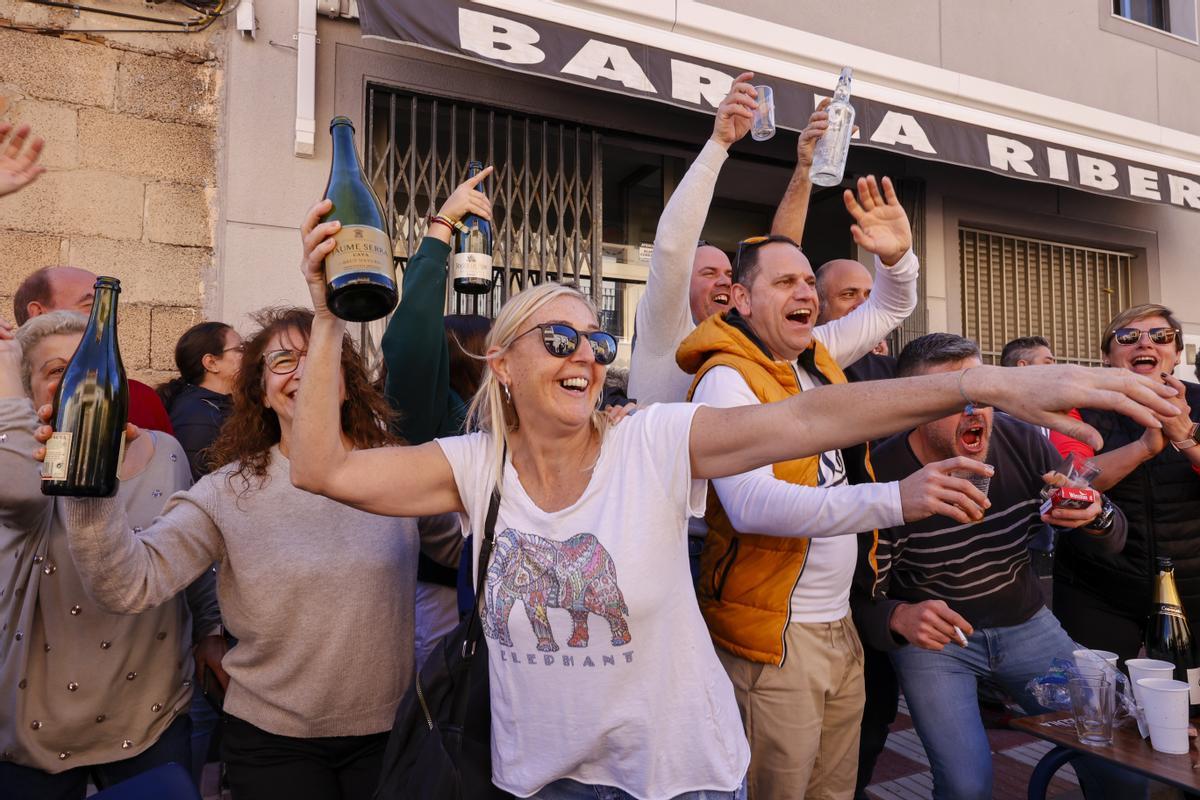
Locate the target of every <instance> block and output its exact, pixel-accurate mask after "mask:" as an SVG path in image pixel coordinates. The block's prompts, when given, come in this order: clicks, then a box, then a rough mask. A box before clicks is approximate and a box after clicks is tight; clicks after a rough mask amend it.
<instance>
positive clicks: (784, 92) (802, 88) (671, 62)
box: [358, 0, 1200, 210]
mask: <svg viewBox="0 0 1200 800" xmlns="http://www.w3.org/2000/svg"><path fill="white" fill-rule="evenodd" d="M358 7H359V14H360V19H361V23H362V32H363V35H364V36H369V37H373V38H381V39H387V40H390V41H395V42H400V43H403V44H410V45H416V46H419V47H425V48H429V49H433V50H438V51H441V52H445V53H450V54H453V55H458V56H463V57H465V58H470V59H473V60H476V61H483V62H486V63H489V64H493V65H495V66H497V67H501V68H504V69H511V70H516V71H519V72H524V73H528V74H532V75H540V76H544V77H548V78H554V79H556V80H563V81H568V82H570V83H576V84H580V85H585V86H592V87H594V88H596V89H600V90H603V91H610V92H618V93H621V94H626V95H630V96H634V97H641V98H646V99H650V100H657V101H660V102H664V103H669V104H671V105H675V106H679V107H682V108H688V109H692V110H695V111H702V112H705V113H712V111H713V109H714V108H715V107H716V106H717V104H718V103H719V102H720V99H721V98H722V97H723V96H724V95H725V93H726V92H727V91H728V87H729V85H730V83H731V81H732V79H733V77H734V76H735V75H737V74H738V73H740V72H741V71H742V69H741V68H739V67H737V66H732V65H729V64H718V63H715V62H711V61H704V60H700V59H697V58H695V57H692V56H685V55H681V54H678V53H675V52H671V51H669V50H665V49H661V48H657V47H651V46H648V45H645V44H641V43H638V42H634V41H629V40H622V39H617V38H614V37H611V36H603V35H599V34H596V33H593V32H590V31H586V30H581V29H578V28H573V27H569V26H566V25H562V24H560V23H557V22H552V21H547V20H545V19H539V18H534V17H530V16H526V15H522V14H516V13H512V12H509V11H498V10H496V9H494V8H492V7H490V6H482V5H480V4H477V3H473V2H471V0H436V2H430V1H429V0H358ZM849 66H851V67H852V66H854V65H853V64H850V65H849ZM835 79H836V76H835V75H830V85H832V84H833V82H834V80H835ZM754 80H755V82H756V83H763V84H768V85H770V86H771V87H772V88H773V89H774V92H775V107H776V123H777V125H779V126H780V127H783V128H787V129H790V130H794V131H799V130H801V129H803V127H804V125H805V123H806V122H807V121H808V116H809V114H811V113H812V110H813V108H814V107H815V105H816V103H817V102H818V100H817V98H819V97H823V96H826V95H828V94H829V90H827V89H821V88H817V87H815V86H809V85H805V84H803V83H797V82H795V81H791V80H786V79H783V78H778V77H775V76H771V75H765V74H762V73H761V72H760V73H757V74H756V77H755V79H754ZM498 102H501V103H502V100H499V99H498ZM852 103H853V105H854V108H855V111H856V112H857V118H856V121H857V124H858V125H859V128H860V134H859V138H858V139H856V140H855V142H854V144H855V146H862V147H873V148H878V149H880V150H889V151H891V152H895V153H900V154H903V155H907V156H913V157H916V158H922V159H929V160H933V161H942V162H946V163H949V164H958V165H961V166H965V167H971V168H974V169H982V170H987V171H988V172H993V173H996V174H999V175H1006V176H1008V177H1013V178H1020V179H1023V180H1032V181H1038V182H1041V183H1049V184H1053V185H1056V186H1066V187H1069V188H1073V189H1079V190H1082V191H1086V192H1092V193H1095V194H1101V195H1107V196H1110V197H1119V198H1124V199H1129V200H1139V201H1142V202H1149V203H1161V204H1164V205H1174V206H1178V207H1181V208H1188V209H1193V210H1200V177H1198V176H1197V174H1196V172H1200V169H1198V170H1197V171H1196V172H1180V171H1176V170H1168V169H1165V168H1163V167H1159V166H1156V165H1152V164H1148V163H1144V162H1137V161H1130V160H1127V159H1124V158H1120V157H1116V156H1113V155H1109V154H1105V153H1101V152H1098V151H1091V150H1086V149H1078V148H1074V147H1070V146H1066V145H1063V144H1060V143H1056V142H1050V141H1045V140H1042V139H1038V138H1031V137H1029V136H1025V135H1018V134H1014V133H1012V132H1009V131H1006V130H1004V129H1003V128H999V127H997V128H988V127H983V126H980V125H976V124H973V123H970V122H965V121H962V120H957V119H953V118H951V117H947V116H939V115H935V114H929V113H924V112H922V111H918V110H915V109H910V108H903V107H900V106H896V105H890V104H887V103H882V102H879V101H876V100H872V99H869V98H867V97H863V96H862V95H855V97H854V98H853V100H852ZM1019 122H1020V121H1018V120H1014V123H1019ZM1014 127H1021V126H1020V125H1015V126H1014Z"/></svg>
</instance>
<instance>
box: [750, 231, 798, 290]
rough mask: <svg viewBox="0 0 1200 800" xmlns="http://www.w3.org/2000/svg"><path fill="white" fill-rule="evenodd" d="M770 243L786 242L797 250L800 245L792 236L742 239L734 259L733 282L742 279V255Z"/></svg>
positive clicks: (775, 234)
mask: <svg viewBox="0 0 1200 800" xmlns="http://www.w3.org/2000/svg"><path fill="white" fill-rule="evenodd" d="M770 242H784V243H785V244H790V245H791V246H792V247H794V248H796V249H797V250H799V249H800V245H798V244H796V240H795V239H793V238H792V237H790V236H783V235H781V234H778V233H772V234H770V235H769V236H751V237H750V238H749V239H742V240H741V241H740V242H738V248H737V254H736V255H734V257H733V282H734V283H738V282H739V281H740V280H741V277H742V253H745V252H747V251H748V250H754V249H755V248H757V247H762V246H763V245H764V244H769V243H770Z"/></svg>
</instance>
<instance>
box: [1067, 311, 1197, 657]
mask: <svg viewBox="0 0 1200 800" xmlns="http://www.w3.org/2000/svg"><path fill="white" fill-rule="evenodd" d="M1100 350H1101V353H1102V354H1103V356H1104V363H1105V366H1109V367H1115V368H1117V369H1123V370H1128V371H1130V372H1132V373H1135V374H1137V375H1144V376H1146V377H1149V378H1152V379H1154V380H1158V381H1162V382H1164V383H1165V384H1166V385H1168V386H1170V387H1172V388H1174V389H1175V390H1176V391H1177V392H1178V394H1177V395H1176V396H1175V397H1174V398H1172V400H1173V403H1174V404H1175V406H1176V412H1177V413H1175V414H1174V415H1171V416H1164V417H1162V427H1161V428H1154V427H1143V426H1141V425H1138V424H1137V423H1135V422H1133V421H1131V420H1129V419H1127V418H1125V417H1122V416H1120V415H1119V414H1113V413H1112V412H1109V411H1099V410H1093V409H1086V408H1085V409H1082V410H1081V411H1072V412H1071V413H1072V415H1074V416H1076V417H1078V418H1081V419H1082V420H1083V421H1085V422H1087V423H1088V424H1090V425H1092V426H1093V427H1095V428H1096V429H1097V430H1098V431H1100V433H1101V435H1102V436H1103V437H1104V446H1103V447H1102V448H1100V449H1099V450H1093V449H1092V448H1091V447H1089V446H1088V445H1086V444H1084V443H1083V442H1079V441H1077V440H1075V439H1072V438H1070V437H1068V436H1064V435H1063V434H1061V433H1056V432H1052V433H1051V434H1050V441H1051V442H1052V443H1053V444H1054V445H1055V446H1056V447H1057V448H1058V449H1059V452H1061V453H1062V454H1063V455H1064V456H1065V455H1069V454H1074V455H1077V456H1081V457H1084V458H1092V459H1093V460H1094V461H1095V462H1096V464H1097V465H1098V466H1099V467H1101V469H1102V470H1103V471H1102V472H1101V473H1100V474H1099V476H1097V478H1096V480H1095V486H1096V488H1097V489H1100V490H1102V491H1103V492H1105V493H1106V494H1107V495H1108V497H1109V498H1110V499H1112V501H1113V502H1114V503H1116V504H1117V505H1118V506H1120V507H1121V510H1122V511H1124V512H1125V516H1126V517H1128V519H1129V534H1128V536H1127V538H1126V540H1125V549H1124V550H1122V551H1121V552H1120V553H1116V554H1113V555H1104V556H1100V555H1096V554H1093V553H1091V552H1087V553H1085V552H1084V551H1083V550H1082V549H1076V548H1074V547H1072V546H1071V543H1070V540H1064V541H1062V542H1061V543H1060V546H1059V547H1058V549H1057V550H1056V551H1055V558H1054V613H1055V614H1056V615H1057V616H1058V618H1059V620H1060V621H1061V622H1062V625H1063V628H1065V629H1066V631H1067V633H1069V634H1070V635H1071V636H1072V637H1073V638H1074V639H1075V640H1076V641H1078V642H1080V643H1081V644H1085V645H1087V646H1088V647H1091V648H1095V649H1100V650H1111V651H1112V652H1114V653H1118V654H1119V655H1120V656H1121V658H1123V659H1124V658H1135V657H1136V656H1137V654H1138V650H1139V648H1140V647H1141V646H1142V636H1143V632H1144V630H1143V629H1144V626H1145V624H1146V618H1147V617H1148V616H1149V614H1150V611H1151V604H1152V602H1153V594H1152V592H1153V587H1154V577H1155V574H1156V572H1157V567H1156V566H1155V558H1156V557H1157V556H1171V557H1172V558H1173V559H1174V560H1175V583H1176V586H1177V587H1178V589H1179V594H1180V596H1181V598H1182V599H1183V605H1184V610H1185V612H1186V613H1187V615H1188V618H1189V619H1190V620H1192V624H1193V625H1195V624H1196V620H1200V535H1198V534H1200V446H1197V440H1198V439H1200V437H1197V420H1200V386H1197V385H1196V384H1194V383H1184V382H1183V381H1180V380H1178V379H1177V378H1175V377H1174V376H1173V375H1172V374H1171V373H1172V372H1173V371H1174V369H1175V367H1176V366H1177V365H1178V364H1179V356H1180V353H1181V352H1182V351H1183V330H1182V327H1181V326H1180V324H1179V320H1177V319H1176V318H1175V315H1174V314H1173V313H1172V312H1171V310H1170V309H1169V308H1167V307H1166V306H1161V305H1156V304H1147V305H1140V306H1134V307H1133V308H1128V309H1126V310H1124V311H1122V312H1121V313H1119V314H1117V316H1116V317H1114V318H1113V320H1112V322H1110V323H1108V327H1107V328H1105V329H1104V337H1103V339H1102V340H1101V347H1100Z"/></svg>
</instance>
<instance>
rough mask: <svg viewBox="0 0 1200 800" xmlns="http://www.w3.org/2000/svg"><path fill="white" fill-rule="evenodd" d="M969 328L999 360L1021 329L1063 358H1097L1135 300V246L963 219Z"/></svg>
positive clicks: (1091, 361) (987, 356) (989, 356)
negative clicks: (1039, 234) (1011, 230)
mask: <svg viewBox="0 0 1200 800" xmlns="http://www.w3.org/2000/svg"><path fill="white" fill-rule="evenodd" d="M958 250H959V263H960V265H961V268H962V312H963V335H964V336H968V337H970V338H972V339H974V340H975V341H977V342H978V343H979V347H980V350H982V351H983V358H984V361H985V362H987V363H992V364H998V363H999V361H1000V352H1001V351H1002V350H1003V349H1004V345H1005V344H1006V343H1007V342H1009V341H1010V340H1012V339H1015V338H1017V337H1019V336H1032V335H1041V336H1045V337H1046V338H1047V339H1049V340H1050V343H1051V345H1052V347H1053V349H1054V354H1055V356H1056V357H1057V358H1058V360H1059V361H1063V362H1070V363H1076V364H1087V365H1092V366H1098V365H1099V364H1100V363H1101V357H1100V339H1101V333H1102V332H1103V329H1104V326H1105V325H1106V324H1107V323H1108V321H1109V320H1110V319H1112V318H1113V316H1115V315H1116V313H1117V312H1118V311H1120V310H1121V309H1124V308H1127V307H1128V306H1129V305H1130V304H1131V300H1132V298H1131V289H1130V281H1131V278H1130V276H1131V271H1132V268H1131V263H1132V260H1133V254H1132V253H1126V252H1120V251H1114V250H1104V249H1100V248H1095V247H1081V246H1079V245H1073V244H1065V243H1062V242H1052V241H1046V240H1042V239H1028V238H1023V237H1018V236H1008V235H1005V234H1001V233H995V232H991V231H985V230H979V229H975V228H967V227H960V228H959V230H958Z"/></svg>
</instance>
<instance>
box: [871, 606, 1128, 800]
mask: <svg viewBox="0 0 1200 800" xmlns="http://www.w3.org/2000/svg"><path fill="white" fill-rule="evenodd" d="M1075 648H1076V644H1075V643H1074V642H1073V641H1071V637H1069V636H1067V633H1066V631H1064V630H1063V629H1062V626H1061V625H1059V624H1058V620H1057V619H1055V618H1054V615H1053V614H1051V613H1050V609H1048V608H1042V610H1041V611H1038V612H1037V613H1036V614H1034V615H1033V616H1032V617H1030V618H1029V619H1028V620H1026V621H1025V622H1023V623H1021V624H1020V625H1013V626H1010V627H1006V628H977V629H976V630H975V632H974V633H973V634H971V636H970V638H969V639H968V646H967V647H959V646H958V645H957V644H954V643H951V644H948V645H946V647H945V648H944V649H942V650H925V649H923V648H920V647H916V646H915V645H907V646H905V647H902V648H901V649H899V650H896V651H893V652H892V653H891V657H892V664H893V665H894V666H895V668H896V675H897V677H898V678H899V679H900V687H901V688H902V689H903V690H904V697H905V699H906V700H907V701H908V710H909V713H910V714H912V718H913V725H914V726H915V727H916V729H917V734H918V735H919V736H920V737H921V743H922V744H923V745H924V746H925V754H926V755H927V756H929V765H930V767H931V768H932V770H933V796H934V798H935V799H936V800H943V799H944V800H977V799H978V800H989V799H990V798H991V796H992V752H991V747H990V745H989V744H988V738H987V733H986V732H985V731H984V729H983V720H982V719H981V718H980V715H979V701H978V688H977V687H978V681H979V680H980V679H988V680H991V681H992V682H994V683H997V684H999V685H1000V687H1001V688H1003V689H1004V690H1005V691H1006V692H1007V693H1008V695H1009V696H1010V697H1011V698H1012V699H1013V700H1015V701H1016V702H1017V703H1018V704H1019V705H1020V706H1021V708H1022V709H1024V711H1025V713H1026V714H1044V713H1046V712H1047V711H1049V710H1050V709H1047V708H1044V707H1042V706H1041V705H1040V704H1038V702H1037V700H1036V699H1035V698H1034V696H1033V695H1032V694H1030V693H1029V691H1028V690H1026V688H1025V684H1026V683H1027V682H1028V681H1029V680H1030V679H1031V678H1034V677H1036V676H1038V675H1041V674H1043V673H1044V672H1046V670H1047V669H1048V668H1049V667H1050V662H1051V660H1052V659H1055V658H1065V659H1067V660H1070V659H1071V652H1072V651H1073V650H1075ZM1073 763H1074V765H1075V771H1076V774H1077V775H1078V776H1079V780H1080V784H1081V785H1082V786H1083V789H1084V794H1085V796H1086V797H1088V798H1089V800H1096V799H1097V798H1106V797H1111V798H1114V800H1115V799H1116V798H1120V800H1134V799H1135V798H1139V797H1145V796H1146V794H1147V787H1146V782H1145V779H1143V778H1141V777H1140V776H1137V775H1135V774H1134V773H1131V772H1127V771H1125V770H1120V769H1118V768H1116V767H1112V766H1109V765H1107V764H1105V763H1104V762H1103V761H1101V760H1099V759H1076V760H1075V761H1074V762H1073Z"/></svg>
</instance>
